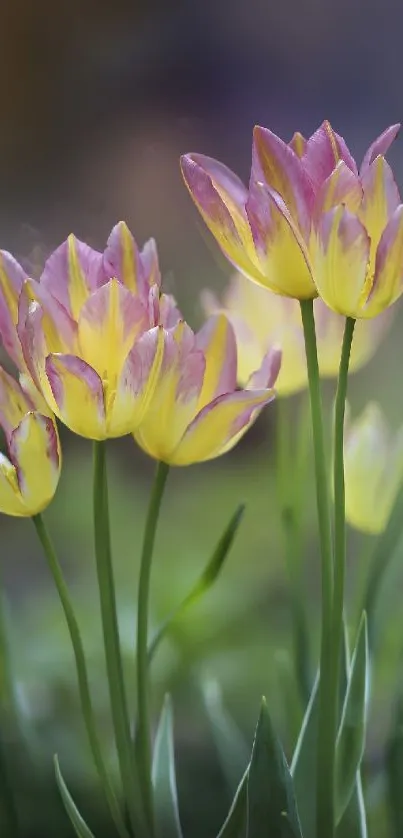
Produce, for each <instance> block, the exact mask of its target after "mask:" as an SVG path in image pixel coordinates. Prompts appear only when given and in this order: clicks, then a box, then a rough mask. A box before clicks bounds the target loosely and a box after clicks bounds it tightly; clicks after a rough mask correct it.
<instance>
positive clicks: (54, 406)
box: [0, 223, 179, 440]
mask: <svg viewBox="0 0 403 838" xmlns="http://www.w3.org/2000/svg"><path fill="white" fill-rule="evenodd" d="M0 261H1V267H0V331H1V333H2V335H3V341H4V344H5V346H6V348H7V349H8V351H9V353H10V355H11V357H12V358H13V360H14V361H15V363H16V364H17V366H18V367H19V369H20V370H22V371H24V372H25V371H28V372H29V374H30V376H31V377H32V379H33V381H34V382H35V384H36V386H37V388H38V390H39V391H40V392H41V393H42V394H43V396H44V398H45V400H46V402H47V404H48V406H49V408H50V410H51V411H53V412H54V413H55V414H56V416H58V417H59V418H60V419H61V421H62V422H64V424H66V425H67V426H68V427H69V428H70V429H71V430H72V431H74V432H75V433H77V434H80V435H82V436H85V437H89V438H91V439H96V440H101V439H105V438H107V437H116V436H121V435H124V434H126V433H130V432H131V431H132V430H133V427H134V426H135V425H136V423H137V421H140V420H141V418H142V416H143V413H144V411H145V409H146V407H147V403H148V399H149V396H150V392H151V389H152V384H153V381H154V379H155V377H156V375H157V374H158V371H159V366H160V364H161V361H162V355H163V340H162V335H161V333H160V331H159V330H158V329H153V328H152V327H154V326H155V325H156V324H158V323H162V324H163V325H166V326H167V327H169V326H172V325H173V323H175V322H176V321H177V319H178V316H179V315H178V312H177V309H176V307H175V305H174V302H173V301H172V299H171V298H169V297H166V296H165V295H160V273H159V268H158V260H157V254H156V249H155V244H154V242H153V241H152V240H151V241H149V242H148V243H147V244H146V246H145V248H144V249H143V251H142V252H139V251H138V250H137V247H136V244H135V242H134V239H133V237H132V236H131V234H130V232H129V230H128V228H127V227H126V225H125V224H124V223H120V224H118V225H117V226H116V227H115V228H114V229H113V230H112V232H111V235H110V237H109V240H108V243H107V247H106V250H105V252H104V253H99V252H98V251H96V250H93V249H92V248H90V247H88V245H86V244H84V243H82V242H80V241H79V240H78V239H76V238H75V237H74V236H70V237H69V238H68V239H67V241H65V242H64V243H63V244H62V245H61V246H60V247H59V248H58V249H57V250H55V252H54V253H53V254H52V255H51V256H50V258H49V259H48V261H47V263H46V265H45V269H44V271H43V274H42V276H41V278H40V281H39V282H35V281H34V280H29V279H27V277H26V276H25V274H24V272H23V270H22V268H21V267H20V266H19V265H18V263H17V262H15V260H14V259H13V258H12V257H11V256H10V255H9V254H7V253H2V254H1V260H0ZM150 329H151V331H149V330H150ZM150 388H151V389H150Z"/></svg>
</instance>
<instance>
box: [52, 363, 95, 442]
mask: <svg viewBox="0 0 403 838" xmlns="http://www.w3.org/2000/svg"><path fill="white" fill-rule="evenodd" d="M45 372H46V377H47V380H48V382H49V386H50V389H51V392H52V395H53V399H54V405H55V407H54V412H55V413H56V416H58V417H59V419H61V421H62V422H64V424H65V425H67V427H68V428H70V430H71V431H73V432H74V433H76V434H79V436H84V437H89V438H90V439H98V440H100V439H106V436H107V433H106V419H105V405H104V394H103V388H102V381H101V379H100V377H99V375H98V373H97V372H95V370H94V369H92V367H90V366H89V365H88V364H86V363H85V361H83V360H81V358H77V357H76V356H75V355H49V356H48V357H47V359H46V363H45Z"/></svg>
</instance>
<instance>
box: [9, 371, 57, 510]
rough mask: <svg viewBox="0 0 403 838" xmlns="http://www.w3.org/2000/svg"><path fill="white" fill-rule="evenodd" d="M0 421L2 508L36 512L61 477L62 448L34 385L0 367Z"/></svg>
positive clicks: (43, 505)
mask: <svg viewBox="0 0 403 838" xmlns="http://www.w3.org/2000/svg"><path fill="white" fill-rule="evenodd" d="M0 426H1V428H2V431H3V433H4V436H5V440H6V445H7V454H3V453H2V454H0V512H2V513H5V514H6V515H15V516H19V517H23V516H32V515H37V514H38V513H39V512H42V510H43V509H45V507H46V506H47V505H48V504H49V503H50V501H51V500H52V498H53V496H54V494H55V491H56V488H57V484H58V482H59V476H60V468H61V450H60V443H59V437H58V433H57V428H56V423H55V421H54V418H53V416H52V415H51V413H50V412H49V410H48V408H47V406H46V404H45V402H44V400H43V399H42V398H41V396H40V394H39V393H37V392H36V391H35V387H33V388H31V387H30V386H29V382H28V386H27V382H25V381H24V377H23V376H22V377H21V380H20V382H18V381H16V380H15V379H14V378H12V377H11V376H10V375H9V374H8V373H7V372H5V371H4V370H3V369H1V368H0Z"/></svg>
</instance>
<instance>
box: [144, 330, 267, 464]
mask: <svg viewBox="0 0 403 838" xmlns="http://www.w3.org/2000/svg"><path fill="white" fill-rule="evenodd" d="M160 329H161V334H162V335H163V342H164V349H163V360H162V363H161V366H160V370H159V374H158V377H157V380H156V383H155V386H154V390H153V394H152V396H151V398H150V401H149V405H148V410H147V413H146V414H145V416H144V419H143V422H142V423H141V424H140V425H139V427H138V428H137V430H136V431H135V433H134V438H135V440H136V442H137V443H138V444H139V445H140V446H141V448H143V449H144V451H145V452H146V453H147V454H149V455H150V456H151V457H154V458H155V459H156V460H160V461H162V462H165V463H167V464H169V465H174V466H186V465H190V464H191V463H197V462H203V461H205V460H211V459H213V458H214V457H218V456H220V455H221V454H224V453H225V452H226V451H229V450H230V449H231V448H233V447H234V445H236V443H237V442H238V440H239V439H240V438H241V437H242V436H243V435H244V434H245V433H246V431H247V430H248V428H249V427H250V426H251V425H252V423H253V422H254V421H255V419H256V418H257V416H258V414H259V413H260V411H261V409H262V407H263V406H264V405H266V404H268V403H269V402H270V401H271V400H272V399H273V398H274V390H273V386H274V384H275V381H276V379H277V376H278V372H279V368H280V362H281V352H280V351H279V350H278V349H276V348H274V349H273V350H272V351H271V352H270V353H269V354H268V355H266V357H265V358H264V359H263V362H262V364H261V367H260V369H259V370H258V371H256V372H255V373H254V374H253V375H252V376H251V377H250V379H249V381H248V383H247V385H246V387H245V389H243V390H238V389H237V352H236V342H235V335H234V331H233V329H232V326H231V324H230V323H229V321H228V319H227V318H226V317H225V316H224V315H222V314H220V315H217V316H214V317H211V318H210V319H209V320H208V321H207V322H206V323H205V325H204V327H203V328H202V329H201V330H200V331H199V332H198V333H197V334H196V335H195V334H194V333H193V332H192V330H191V329H190V328H189V326H187V325H186V323H184V322H180V323H178V324H177V325H176V326H175V327H174V328H173V329H169V330H166V329H165V330H164V329H162V327H160Z"/></svg>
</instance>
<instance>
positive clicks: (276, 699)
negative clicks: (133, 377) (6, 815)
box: [0, 0, 403, 838]
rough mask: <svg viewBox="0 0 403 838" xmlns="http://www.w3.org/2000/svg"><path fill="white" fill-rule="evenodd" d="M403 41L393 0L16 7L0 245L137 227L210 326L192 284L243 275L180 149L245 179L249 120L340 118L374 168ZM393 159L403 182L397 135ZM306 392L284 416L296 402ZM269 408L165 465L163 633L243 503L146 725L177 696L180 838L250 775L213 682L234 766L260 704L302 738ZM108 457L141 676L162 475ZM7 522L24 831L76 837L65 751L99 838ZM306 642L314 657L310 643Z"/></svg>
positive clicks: (381, 699) (214, 825)
mask: <svg viewBox="0 0 403 838" xmlns="http://www.w3.org/2000/svg"><path fill="white" fill-rule="evenodd" d="M402 27H403V6H402V4H401V3H399V2H398V0H353V2H352V1H351V0H338V2H337V3H336V2H330V1H329V0H328V1H327V2H326V1H325V0H304V2H297V0H278V2H270V0H219V2H212V0H204V2H198V1H197V0H193V2H190V0H187V2H185V0H148V2H147V3H146V2H144V0H131V2H129V0H126V2H125V0H114V2H113V3H106V2H102V0H97V2H94V0H87V1H86V2H78V0H71V2H70V3H67V2H64V3H63V2H62V3H54V2H50V0H37V1H36V2H35V3H31V2H29V0H12V2H11V0H3V1H2V3H1V6H0V57H1V58H0V60H1V72H0V102H1V130H0V186H1V194H2V201H1V204H0V222H1V224H0V246H1V247H2V248H5V249H7V250H11V251H13V252H14V253H15V254H16V255H17V257H19V258H20V259H21V260H24V261H25V262H26V263H27V264H32V265H33V266H34V267H33V270H34V268H35V269H37V268H39V266H40V264H41V262H42V261H43V259H44V257H45V256H46V254H47V253H48V252H49V250H50V249H51V248H52V247H54V246H56V245H57V244H58V243H60V241H61V240H63V239H64V238H65V237H66V236H67V234H68V233H70V232H74V233H76V235H78V236H79V237H80V238H82V239H84V240H86V241H88V242H89V243H91V244H92V245H94V246H97V247H99V248H100V249H101V248H102V247H103V245H104V242H105V240H106V238H107V235H108V233H109V230H110V229H111V227H112V226H113V224H114V223H115V222H116V221H118V220H119V219H125V220H126V221H127V223H128V224H129V226H130V227H131V229H132V231H133V233H134V235H135V237H136V239H137V241H138V243H139V244H141V243H142V242H143V241H144V240H145V239H146V238H147V237H149V236H150V235H152V236H154V237H155V238H156V240H157V243H158V247H159V253H160V261H161V266H162V270H163V274H164V276H165V280H166V281H165V287H166V289H167V290H169V291H170V292H173V293H174V294H175V295H176V297H177V298H178V301H179V303H180V305H181V306H182V308H183V310H184V312H185V314H186V316H187V317H188V318H189V320H190V322H191V323H192V324H193V325H197V324H198V323H199V322H200V319H201V309H200V304H199V294H200V291H201V289H202V288H203V287H205V286H209V287H212V288H215V289H218V290H219V289H221V288H223V287H224V284H225V281H226V278H227V277H228V276H229V274H230V268H229V266H227V265H226V264H225V263H224V260H223V259H221V257H220V256H219V254H218V251H217V248H216V247H215V245H214V244H213V243H212V242H211V241H210V239H208V237H207V236H206V234H205V232H204V230H203V229H202V226H201V224H200V221H199V218H198V216H197V213H196V212H195V211H194V210H193V207H192V206H191V202H190V199H189V197H188V195H187V192H186V190H185V188H184V186H183V184H182V182H181V177H180V173H179V165H178V158H179V155H180V154H181V153H184V152H186V151H192V150H193V151H201V152H203V153H206V154H209V155H211V156H215V157H218V158H219V159H223V160H225V162H226V163H227V164H228V165H229V166H230V167H232V168H234V169H235V170H236V171H237V172H238V173H239V174H240V175H241V176H242V177H244V178H247V176H248V170H249V166H250V149H251V131H252V127H253V125H254V124H255V123H260V124H262V125H266V126H269V127H270V128H271V129H272V130H274V131H275V132H276V133H278V134H280V135H281V136H284V137H285V138H289V137H291V135H292V133H293V132H294V130H296V129H298V130H300V131H302V133H304V134H310V133H312V132H313V131H314V130H315V128H316V127H317V126H318V124H319V123H320V122H322V120H323V119H324V118H328V119H329V120H330V121H331V122H332V124H333V125H334V127H335V128H336V130H337V131H339V133H341V134H342V135H343V136H344V137H345V138H346V139H347V141H348V143H349V145H350V147H351V148H352V150H353V152H354V153H355V154H356V155H357V158H358V159H361V157H362V155H363V153H364V151H365V149H366V147H367V146H368V145H369V143H370V142H371V141H372V139H373V138H374V137H375V136H376V135H377V134H379V133H380V132H381V131H382V130H383V129H384V127H386V126H387V125H388V124H390V123H393V122H396V121H399V119H401V118H402V115H403V104H402V93H401V78H402V74H403V52H402V48H401V38H402ZM390 159H391V160H392V161H393V163H394V166H395V169H396V172H397V178H398V180H399V183H400V186H401V187H403V145H402V141H401V140H400V142H399V141H398V142H397V143H396V145H395V148H394V149H393V150H392V151H391V154H390ZM401 324H402V320H401V317H400V319H399V316H397V318H396V320H395V323H394V326H393V329H392V332H391V334H390V335H389V336H388V339H387V341H386V342H385V343H384V344H383V346H382V347H381V349H380V350H379V352H378V354H377V357H376V358H375V359H374V360H373V361H372V362H371V364H370V365H369V366H368V367H367V368H366V370H365V371H363V372H362V373H360V374H359V375H358V376H357V377H355V378H354V386H353V387H351V401H352V403H353V406H354V407H357V408H359V407H361V406H362V405H363V404H364V403H365V402H366V401H367V400H368V399H369V398H378V399H379V400H380V401H381V402H382V404H383V406H384V408H385V410H386V412H387V413H388V415H389V417H390V419H391V421H392V423H394V424H395V425H396V424H397V423H398V422H399V418H400V416H401V413H402V398H401V389H400V385H399V384H397V383H396V382H400V375H399V373H400V369H399V367H400V357H401V344H400V346H399V339H400V331H401ZM385 371H386V373H385ZM329 393H330V390H329ZM294 401H295V405H294V406H292V407H291V410H294V407H295V409H296V408H297V406H298V403H299V401H300V400H299V399H297V398H296V399H294ZM275 413H276V406H272V407H270V408H269V409H268V410H267V412H266V414H265V415H264V416H263V417H262V418H261V420H260V421H259V422H258V424H257V425H256V427H255V428H254V429H253V432H251V434H250V435H249V437H248V439H246V440H245V441H244V442H243V443H242V444H241V445H240V446H239V448H238V449H237V450H236V451H234V452H233V453H232V454H230V455H228V456H227V457H226V458H224V459H223V460H221V461H217V462H216V463H213V464H210V465H206V466H204V467H202V468H194V469H190V470H182V471H178V472H176V473H174V474H173V475H172V479H171V482H170V486H169V491H168V493H167V497H166V503H165V507H164V515H163V521H162V526H161V531H160V534H159V540H158V546H157V551H156V558H155V568H154V577H153V615H154V621H155V622H157V620H158V619H159V618H162V617H163V616H165V615H166V614H167V613H168V612H169V611H170V610H171V609H172V608H173V607H174V605H175V603H176V602H177V601H178V600H179V599H180V597H181V596H182V595H183V594H184V593H185V592H186V590H187V588H188V586H189V584H191V582H192V581H193V580H194V579H195V578H196V576H197V573H198V571H199V570H200V568H201V567H202V565H203V563H204V562H205V561H206V559H207V556H208V554H209V551H211V549H212V547H213V546H214V542H215V540H217V538H218V537H219V535H220V532H221V530H222V528H223V526H224V524H225V522H226V520H227V519H228V518H229V516H230V515H231V513H232V512H233V510H234V508H235V507H236V505H237V503H238V502H239V500H244V501H245V502H246V503H247V513H246V518H245V521H244V524H243V528H242V532H241V534H240V537H239V540H238V543H237V545H236V547H235V549H234V550H233V553H232V554H231V557H230V560H229V562H228V566H227V567H226V569H225V571H224V574H223V576H222V578H221V580H220V582H219V583H218V586H217V589H216V590H215V591H214V592H213V593H212V594H211V595H209V596H208V598H207V599H206V600H205V602H204V603H203V604H202V605H200V607H198V608H197V609H196V610H195V612H194V614H193V615H189V617H188V618H187V620H184V621H183V623H182V624H181V627H180V629H178V631H177V632H176V634H175V636H174V637H173V638H172V640H171V641H170V642H169V643H168V644H167V645H166V646H165V647H164V649H161V651H160V654H159V658H158V661H157V662H156V666H155V670H154V686H155V710H156V711H158V710H159V707H160V702H161V697H162V694H163V692H164V691H165V690H166V689H170V690H172V692H173V698H174V705H175V707H176V726H177V758H178V774H179V791H180V796H181V811H182V816H183V823H184V827H185V829H186V834H188V835H192V836H194V838H198V836H209V835H212V834H215V832H214V830H216V831H217V830H218V826H219V824H220V821H221V820H222V819H223V817H224V814H225V812H226V809H227V808H228V804H229V800H230V795H231V792H232V791H233V786H234V784H235V777H234V775H235V774H237V772H238V775H239V771H238V766H235V768H234V770H233V776H232V777H230V779H229V780H228V770H227V771H226V770H225V766H224V767H223V765H222V763H220V759H219V753H218V751H219V749H218V750H217V742H215V741H214V737H213V736H212V734H211V731H210V728H209V726H208V724H207V721H206V708H205V703H206V696H204V699H203V697H202V693H201V690H200V683H201V681H202V680H203V681H204V683H207V684H208V685H209V686H208V691H209V693H208V694H209V695H213V696H214V695H216V694H217V689H218V685H219V687H220V689H221V690H222V695H223V701H224V704H225V706H226V707H228V709H229V711H230V712H231V714H232V716H233V717H234V719H235V720H236V725H237V731H238V733H239V742H238V744H239V749H238V753H239V754H240V753H241V752H242V755H243V753H244V752H245V753H246V754H247V751H248V748H249V746H250V743H251V738H252V733H253V727H254V723H255V719H256V716H257V712H258V705H259V701H260V696H261V694H262V693H265V694H266V695H267V697H268V701H269V704H270V707H271V709H272V713H273V716H274V718H275V720H276V723H277V725H278V727H279V730H280V731H282V732H283V737H284V741H285V745H286V748H288V753H289V752H290V748H291V746H292V742H291V737H290V735H289V728H288V727H287V724H286V718H285V716H286V711H285V704H286V702H284V689H285V690H287V684H288V683H289V679H290V678H291V675H290V671H291V664H290V658H289V649H290V631H289V615H288V594H287V583H286V573H285V570H284V567H283V564H284V563H283V560H282V555H281V544H280V534H279V521H278V516H277V515H276V485H275V480H274V447H275V446H274V439H273V429H274V424H275ZM63 442H64V452H65V465H64V471H63V476H62V481H61V485H60V489H59V491H58V495H57V498H56V500H55V502H54V504H53V506H52V507H51V509H50V510H49V512H48V513H47V518H48V521H49V524H50V526H51V527H52V531H53V533H54V537H55V541H56V543H57V545H58V547H59V550H60V555H61V558H62V560H63V563H64V567H65V569H66V574H67V576H68V579H69V582H70V583H71V585H72V590H73V593H74V597H75V601H76V602H77V607H78V609H79V616H80V620H81V625H82V629H83V632H84V638H85V645H86V649H87V652H88V656H89V660H90V667H91V673H92V682H93V687H94V694H95V695H96V700H97V709H98V713H99V718H100V721H101V723H102V725H103V731H104V736H105V741H106V742H108V737H109V730H110V724H109V711H108V704H107V695H106V688H105V682H104V672H103V665H102V654H101V631H100V626H99V615H98V605H97V598H96V589H95V581H94V566H93V552H92V550H93V548H92V534H91V520H90V518H91V474H90V469H91V464H90V450H89V449H90V446H89V444H88V443H86V442H84V441H80V440H77V439H73V438H72V437H71V436H69V435H68V434H67V433H63ZM110 461H111V463H110V464H111V483H112V486H111V494H112V512H113V516H114V517H113V532H114V541H115V547H116V557H117V561H116V570H117V579H118V591H119V598H120V606H121V628H122V636H123V639H124V643H125V648H126V649H127V656H128V664H129V665H130V663H132V654H131V653H132V647H133V643H134V608H133V603H134V597H135V592H136V569H137V565H138V554H139V540H140V536H141V529H142V522H143V518H144V510H145V504H146V499H147V493H148V490H149V487H150V480H151V472H152V464H151V463H150V462H148V461H147V460H146V458H145V457H143V456H142V455H141V454H140V453H139V452H138V451H137V450H136V449H135V448H134V445H133V444H132V443H131V442H130V441H128V440H122V441H119V442H116V443H113V444H111V446H110ZM307 494H308V489H307ZM313 516H314V510H313V509H308V510H307V514H306V546H305V549H304V557H303V558H304V561H305V563H306V570H305V573H304V581H303V585H304V591H305V596H306V602H307V604H308V606H309V612H310V615H311V617H312V619H314V617H315V614H317V613H318V610H319V604H318V589H319V582H318V565H317V555H316V552H317V547H316V541H315V532H314V529H313V527H312V526H311V525H312V522H314V518H313ZM0 526H1V530H0V533H1V543H2V552H1V556H0V561H1V571H2V577H3V582H4V589H5V593H6V598H7V603H8V606H9V618H10V627H11V632H12V636H11V640H12V648H13V653H14V667H15V672H16V675H17V678H18V691H19V696H20V701H21V706H22V708H23V709H24V714H25V719H26V727H27V731H26V737H27V742H28V743H29V744H28V745H26V747H27V748H28V751H29V754H28V755H27V752H26V751H25V750H24V749H23V748H22V746H18V747H17V746H16V747H15V748H11V750H12V754H13V757H12V762H13V765H12V773H13V776H14V782H15V784H16V789H17V793H18V795H19V802H20V804H21V805H22V803H23V807H24V818H23V822H24V823H23V827H24V831H23V836H24V838H25V836H29V838H33V836H39V835H41V836H44V835H46V836H47V835H49V836H51V835H58V836H59V835H60V836H64V835H66V836H67V835H69V834H71V833H70V827H69V825H68V823H67V821H66V818H65V816H64V814H63V812H61V810H60V807H59V805H58V798H57V795H56V793H55V789H54V781H53V774H52V765H51V757H52V754H53V753H54V752H55V751H57V752H58V754H59V758H60V761H61V764H62V767H63V768H64V773H65V776H66V779H67V780H68V782H69V784H70V786H71V788H72V790H73V791H74V793H75V794H76V796H77V797H78V799H79V801H80V803H82V806H83V810H84V812H85V814H87V815H88V819H89V821H90V823H91V825H92V826H93V827H94V830H98V831H97V833H96V834H97V836H103V835H107V834H108V827H107V826H105V827H104V828H102V827H103V823H104V815H103V812H102V810H101V809H100V807H99V805H98V798H97V789H96V786H95V782H94V779H93V776H92V772H91V768H90V763H89V757H88V752H87V745H86V741H85V736H84V734H83V731H82V725H81V721H80V716H79V711H78V700H77V693H76V680H75V672H74V666H73V659H72V655H71V651H70V646H69V641H68V637H67V633H66V630H65V627H64V623H63V618H62V615H61V611H60V607H59V603H58V601H57V598H56V594H55V592H54V590H53V588H52V586H51V584H50V582H49V579H48V576H47V573H46V570H45V566H44V561H43V558H42V556H41V553H40V550H39V549H38V547H37V545H36V543H35V540H34V531H33V528H32V525H31V524H30V522H29V521H28V522H18V521H14V520H11V519H10V520H6V519H2V520H1V522H0ZM353 543H354V542H353ZM356 552H359V551H355V552H354V556H353V557H352V562H354V557H355V554H356ZM350 570H351V568H350ZM356 570H357V568H356V567H355V566H354V567H353V568H352V572H353V573H355V572H356ZM397 580H398V581H397ZM401 581H402V578H401V574H400V577H399V572H398V570H397V571H396V573H395V576H394V587H393V586H392V587H393V591H394V593H392V591H389V593H388V600H387V602H388V613H389V618H390V619H389V620H388V622H387V631H385V639H384V643H385V646H384V650H383V657H382V662H381V664H380V666H379V673H378V675H379V680H378V688H377V690H376V693H375V698H374V705H375V709H374V718H376V724H375V723H374V725H373V726H372V727H371V730H370V734H369V757H368V759H369V763H370V766H371V765H373V766H375V769H376V766H377V765H378V764H379V761H380V760H381V756H382V748H383V743H384V738H385V735H386V731H387V728H388V724H389V720H390V716H391V712H392V701H391V695H392V692H393V690H394V689H395V686H396V683H397V681H398V676H399V673H398V663H397V662H398V659H399V655H400V652H401V649H400V645H399V637H400V635H401V631H399V630H398V628H397V625H398V624H397V623H396V619H397V617H398V614H399V590H400V588H399V585H400V584H401ZM393 615H395V617H396V619H395V621H394V622H393ZM312 642H313V647H314V649H315V644H316V638H315V636H313V638H312ZM313 660H314V658H313ZM287 679H288V680H287ZM291 680H292V679H291ZM217 682H218V685H217ZM290 690H292V685H291V686H290ZM238 733H237V735H238ZM10 736H11V738H12V735H11V734H10ZM235 738H236V737H235ZM244 741H245V746H244ZM244 748H245V751H244V750H243V749H244ZM111 762H112V763H113V762H114V755H113V753H112V752H111ZM240 763H241V760H240ZM227 768H228V767H227ZM229 773H230V774H231V772H229ZM375 774H376V771H375ZM231 785H232V787H231ZM369 785H370V787H371V790H372V791H371V793H372V797H371V800H372V809H371V818H372V821H371V823H372V824H373V825H375V826H373V828H374V829H375V832H374V833H373V834H374V835H375V834H376V836H377V838H381V836H382V835H383V834H385V835H387V834H388V833H387V831H385V830H386V829H387V828H386V826H385V825H384V824H385V820H384V807H383V802H382V801H383V800H384V797H383V795H382V790H379V783H378V785H377V781H376V782H374V783H372V785H371V782H369ZM372 787H373V788H372ZM203 795H207V800H208V805H206V803H205V799H203ZM382 830H384V831H382Z"/></svg>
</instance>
